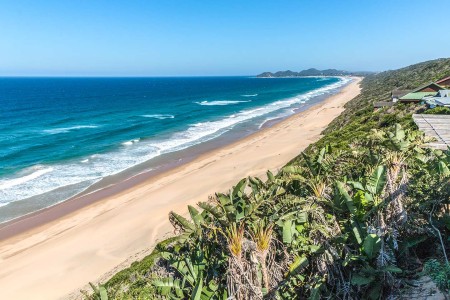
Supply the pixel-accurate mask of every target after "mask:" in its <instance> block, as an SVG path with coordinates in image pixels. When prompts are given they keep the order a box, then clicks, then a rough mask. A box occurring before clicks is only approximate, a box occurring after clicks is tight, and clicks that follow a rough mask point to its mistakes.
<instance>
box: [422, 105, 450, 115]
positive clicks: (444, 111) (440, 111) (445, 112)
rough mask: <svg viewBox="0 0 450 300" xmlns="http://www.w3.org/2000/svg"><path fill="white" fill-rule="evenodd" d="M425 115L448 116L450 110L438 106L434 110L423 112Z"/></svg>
mask: <svg viewBox="0 0 450 300" xmlns="http://www.w3.org/2000/svg"><path fill="white" fill-rule="evenodd" d="M424 114H427V115H450V108H449V107H444V106H438V107H435V108H431V109H428V110H426V111H425V112H424Z"/></svg>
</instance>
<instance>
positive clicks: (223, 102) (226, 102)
mask: <svg viewBox="0 0 450 300" xmlns="http://www.w3.org/2000/svg"><path fill="white" fill-rule="evenodd" d="M245 102H250V101H239V100H217V101H201V102H195V103H197V104H199V105H205V106H216V105H220V106H222V105H233V104H238V103H245Z"/></svg>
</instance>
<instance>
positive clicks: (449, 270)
mask: <svg viewBox="0 0 450 300" xmlns="http://www.w3.org/2000/svg"><path fill="white" fill-rule="evenodd" d="M424 271H425V273H426V274H428V275H429V276H430V277H431V279H433V281H434V283H436V286H437V287H438V288H439V289H440V290H442V291H449V290H450V266H449V265H447V264H445V263H441V262H439V261H438V260H437V259H430V260H428V261H427V262H426V263H425V266H424Z"/></svg>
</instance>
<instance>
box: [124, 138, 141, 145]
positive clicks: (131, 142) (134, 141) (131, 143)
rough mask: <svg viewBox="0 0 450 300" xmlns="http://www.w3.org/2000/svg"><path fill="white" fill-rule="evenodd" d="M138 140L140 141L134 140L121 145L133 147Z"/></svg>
mask: <svg viewBox="0 0 450 300" xmlns="http://www.w3.org/2000/svg"><path fill="white" fill-rule="evenodd" d="M140 140H141V139H140V138H139V139H134V140H131V141H126V142H123V143H122V145H123V146H131V145H133V144H135V143H138V142H139V141H140Z"/></svg>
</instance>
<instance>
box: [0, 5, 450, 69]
mask: <svg viewBox="0 0 450 300" xmlns="http://www.w3.org/2000/svg"><path fill="white" fill-rule="evenodd" d="M449 4H450V3H449V1H448V0H442V1H438V0H423V1H417V0H372V1H370V0H341V1H337V0H336V1H334V0H333V1H331V0H323V1H312V0H310V1H305V0H292V1H283V0H280V1H276V0H271V1H265V0H255V1H252V0H237V1H235V0H223V1H220V0H208V1H207V0H158V1H156V0H154V1H151V0H122V1H115V0H108V1H106V0H105V1H99V0H71V1H66V0H54V1H50V0H40V1H36V0H31V1H22V0H7V1H6V0H5V1H4V0H0V75H2V76H9V75H14V76H16V75H28V76H29V75H31V76H34V75H44V76H74V75H76V76H79V75H88V76H147V75H148V76H158V75H162V76H169V75H251V74H256V73H259V72H262V71H277V70H286V69H291V70H301V69H304V68H310V67H316V68H338V69H346V70H351V71H356V70H372V71H381V70H386V69H394V68H398V67H402V66H406V65H409V64H412V63H416V62H420V61H424V60H429V59H435V58H439V57H446V56H450V38H449V37H448V29H449V24H450V23H449V22H448V21H449V18H448V17H449V8H450V5H449Z"/></svg>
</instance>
